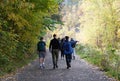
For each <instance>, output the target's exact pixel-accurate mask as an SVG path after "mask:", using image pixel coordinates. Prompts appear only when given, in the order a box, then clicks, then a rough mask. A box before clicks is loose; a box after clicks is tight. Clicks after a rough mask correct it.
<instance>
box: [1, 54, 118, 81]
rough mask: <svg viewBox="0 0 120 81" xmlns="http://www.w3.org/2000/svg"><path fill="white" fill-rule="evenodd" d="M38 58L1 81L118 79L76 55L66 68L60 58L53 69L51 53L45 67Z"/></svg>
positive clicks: (90, 80)
mask: <svg viewBox="0 0 120 81" xmlns="http://www.w3.org/2000/svg"><path fill="white" fill-rule="evenodd" d="M38 65H39V63H38V59H36V60H35V61H33V62H32V63H30V64H29V65H28V66H27V67H25V68H24V69H23V70H22V71H21V72H18V73H16V74H15V75H14V76H11V77H8V78H6V79H0V81H116V80H113V79H112V78H108V77H107V76H105V75H104V73H103V72H101V71H99V70H98V68H97V67H93V66H91V65H90V64H88V63H86V62H85V61H84V60H82V59H80V58H79V57H78V56H76V59H75V60H72V63H71V65H72V67H71V69H66V62H65V60H61V59H59V62H58V66H59V67H58V68H57V69H55V70H54V69H52V60H51V54H50V53H47V56H46V62H45V66H46V68H45V69H42V70H41V69H39V66H38Z"/></svg>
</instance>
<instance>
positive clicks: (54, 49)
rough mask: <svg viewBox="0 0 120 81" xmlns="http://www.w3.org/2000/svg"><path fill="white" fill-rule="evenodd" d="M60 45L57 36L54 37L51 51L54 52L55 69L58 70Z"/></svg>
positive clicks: (51, 42)
mask: <svg viewBox="0 0 120 81" xmlns="http://www.w3.org/2000/svg"><path fill="white" fill-rule="evenodd" d="M59 50H60V43H59V41H58V39H57V38H56V34H54V35H53V39H52V40H51V41H50V45H49V51H50V52H52V61H53V69H55V68H58V64H57V63H58V57H59Z"/></svg>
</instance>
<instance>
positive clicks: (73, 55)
mask: <svg viewBox="0 0 120 81" xmlns="http://www.w3.org/2000/svg"><path fill="white" fill-rule="evenodd" d="M70 42H71V45H72V48H73V54H72V58H73V60H75V55H76V51H75V46H76V44H77V42H78V41H75V40H73V38H71V40H70Z"/></svg>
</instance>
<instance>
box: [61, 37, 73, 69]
mask: <svg viewBox="0 0 120 81" xmlns="http://www.w3.org/2000/svg"><path fill="white" fill-rule="evenodd" d="M63 50H64V54H65V58H66V65H67V69H69V68H70V67H71V59H72V53H73V49H72V46H71V42H70V41H69V37H68V36H65V42H64V43H63Z"/></svg>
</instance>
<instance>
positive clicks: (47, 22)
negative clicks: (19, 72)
mask: <svg viewBox="0 0 120 81" xmlns="http://www.w3.org/2000/svg"><path fill="white" fill-rule="evenodd" d="M59 3H60V2H59V1H58V0H4V1H3V0H2V1H0V75H3V74H4V73H6V72H12V71H14V70H15V69H16V68H17V67H21V66H22V65H24V64H27V63H28V61H30V59H32V58H33V57H35V56H36V54H34V52H35V51H36V43H37V42H38V37H39V36H43V35H45V34H46V31H47V28H49V27H50V28H51V30H52V29H54V24H59V21H58V20H55V19H52V18H51V16H52V15H54V14H58V12H59V11H58V8H59ZM46 17H47V18H46ZM43 23H44V24H43ZM45 27H46V28H45Z"/></svg>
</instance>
